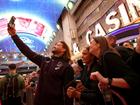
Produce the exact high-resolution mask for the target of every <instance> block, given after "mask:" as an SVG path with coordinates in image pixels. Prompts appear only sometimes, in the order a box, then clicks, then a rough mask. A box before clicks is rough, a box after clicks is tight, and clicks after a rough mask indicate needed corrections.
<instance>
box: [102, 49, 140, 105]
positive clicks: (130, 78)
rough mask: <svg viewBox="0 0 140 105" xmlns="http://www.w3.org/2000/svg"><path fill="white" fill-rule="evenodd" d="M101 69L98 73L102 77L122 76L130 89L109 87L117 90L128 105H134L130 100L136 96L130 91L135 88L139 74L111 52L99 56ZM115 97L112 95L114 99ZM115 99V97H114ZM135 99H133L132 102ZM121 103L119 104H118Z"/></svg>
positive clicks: (139, 79)
mask: <svg viewBox="0 0 140 105" xmlns="http://www.w3.org/2000/svg"><path fill="white" fill-rule="evenodd" d="M100 62H101V67H102V69H101V71H100V73H101V74H102V75H103V76H104V77H108V78H123V79H124V80H125V81H126V82H127V83H128V84H129V86H130V89H124V88H118V87H111V88H112V89H113V90H115V91H116V92H118V93H119V94H120V95H121V96H122V97H123V98H124V99H125V100H126V101H127V103H128V105H134V104H133V103H131V102H130V101H131V100H132V99H134V97H137V96H136V95H135V96H134V97H133V96H132V94H131V93H132V92H133V91H134V89H136V88H137V86H138V84H139V81H140V78H139V76H138V75H137V74H136V73H135V72H134V71H133V69H131V68H130V67H129V66H128V65H126V63H125V62H124V61H123V60H122V58H121V57H120V56H119V55H117V54H115V53H113V52H105V53H104V55H103V56H102V57H101V61H100ZM115 99H116V98H115V97H114V100H115ZM116 100H117V99H116ZM134 101H136V100H135V99H134V100H133V102H134ZM118 105H121V104H118Z"/></svg>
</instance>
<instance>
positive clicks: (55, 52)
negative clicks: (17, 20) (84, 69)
mask: <svg viewBox="0 0 140 105" xmlns="http://www.w3.org/2000/svg"><path fill="white" fill-rule="evenodd" d="M8 32H9V35H11V38H12V39H13V41H14V42H15V44H16V45H17V47H18V48H19V50H20V51H21V52H22V53H23V54H24V55H25V56H26V57H27V58H28V59H30V60H31V61H32V62H34V63H35V64H37V65H38V66H39V67H40V74H39V80H38V84H37V89H36V93H35V99H34V105H72V104H73V100H72V99H70V98H69V97H68V96H67V95H66V90H67V84H68V83H69V82H70V81H72V80H73V79H74V72H73V69H72V67H71V65H70V64H69V62H70V60H71V55H70V50H69V47H68V46H67V44H66V43H65V42H64V41H58V42H56V44H55V45H54V47H53V48H52V57H45V56H42V55H40V54H37V53H36V52H34V51H32V50H31V49H30V48H29V47H28V46H27V45H26V44H25V43H24V42H23V41H22V40H21V39H20V38H19V37H18V35H17V34H16V30H15V27H10V25H9V24H8Z"/></svg>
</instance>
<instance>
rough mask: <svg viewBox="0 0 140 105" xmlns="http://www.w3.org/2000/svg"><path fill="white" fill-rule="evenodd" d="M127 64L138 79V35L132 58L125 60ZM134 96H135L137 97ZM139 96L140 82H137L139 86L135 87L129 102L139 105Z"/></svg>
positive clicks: (139, 70) (139, 53)
mask: <svg viewBox="0 0 140 105" xmlns="http://www.w3.org/2000/svg"><path fill="white" fill-rule="evenodd" d="M127 64H128V65H129V66H130V67H131V68H132V69H133V70H134V72H135V73H137V74H138V75H139V77H140V69H139V67H140V66H139V64H140V35H138V36H137V40H136V47H135V49H134V50H133V54H132V56H131V57H130V58H129V59H128V60H127ZM135 95H137V97H136V96H135ZM139 95H140V82H139V86H137V88H136V89H135V91H134V92H133V94H132V96H133V97H132V98H131V99H130V102H131V103H132V104H133V105H138V103H139V104H140V101H139Z"/></svg>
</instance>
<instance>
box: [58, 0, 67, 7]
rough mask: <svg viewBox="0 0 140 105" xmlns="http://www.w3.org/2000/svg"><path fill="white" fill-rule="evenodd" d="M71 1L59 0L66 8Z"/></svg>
mask: <svg viewBox="0 0 140 105" xmlns="http://www.w3.org/2000/svg"><path fill="white" fill-rule="evenodd" d="M68 1H69V0H59V4H61V5H62V6H66V5H67V3H68Z"/></svg>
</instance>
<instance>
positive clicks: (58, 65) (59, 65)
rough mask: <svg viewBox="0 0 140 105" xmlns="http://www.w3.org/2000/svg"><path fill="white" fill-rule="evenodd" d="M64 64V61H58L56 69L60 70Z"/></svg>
mask: <svg viewBox="0 0 140 105" xmlns="http://www.w3.org/2000/svg"><path fill="white" fill-rule="evenodd" d="M62 66H63V63H62V62H58V63H57V65H56V67H55V70H59V69H60V68H61V67H62Z"/></svg>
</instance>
